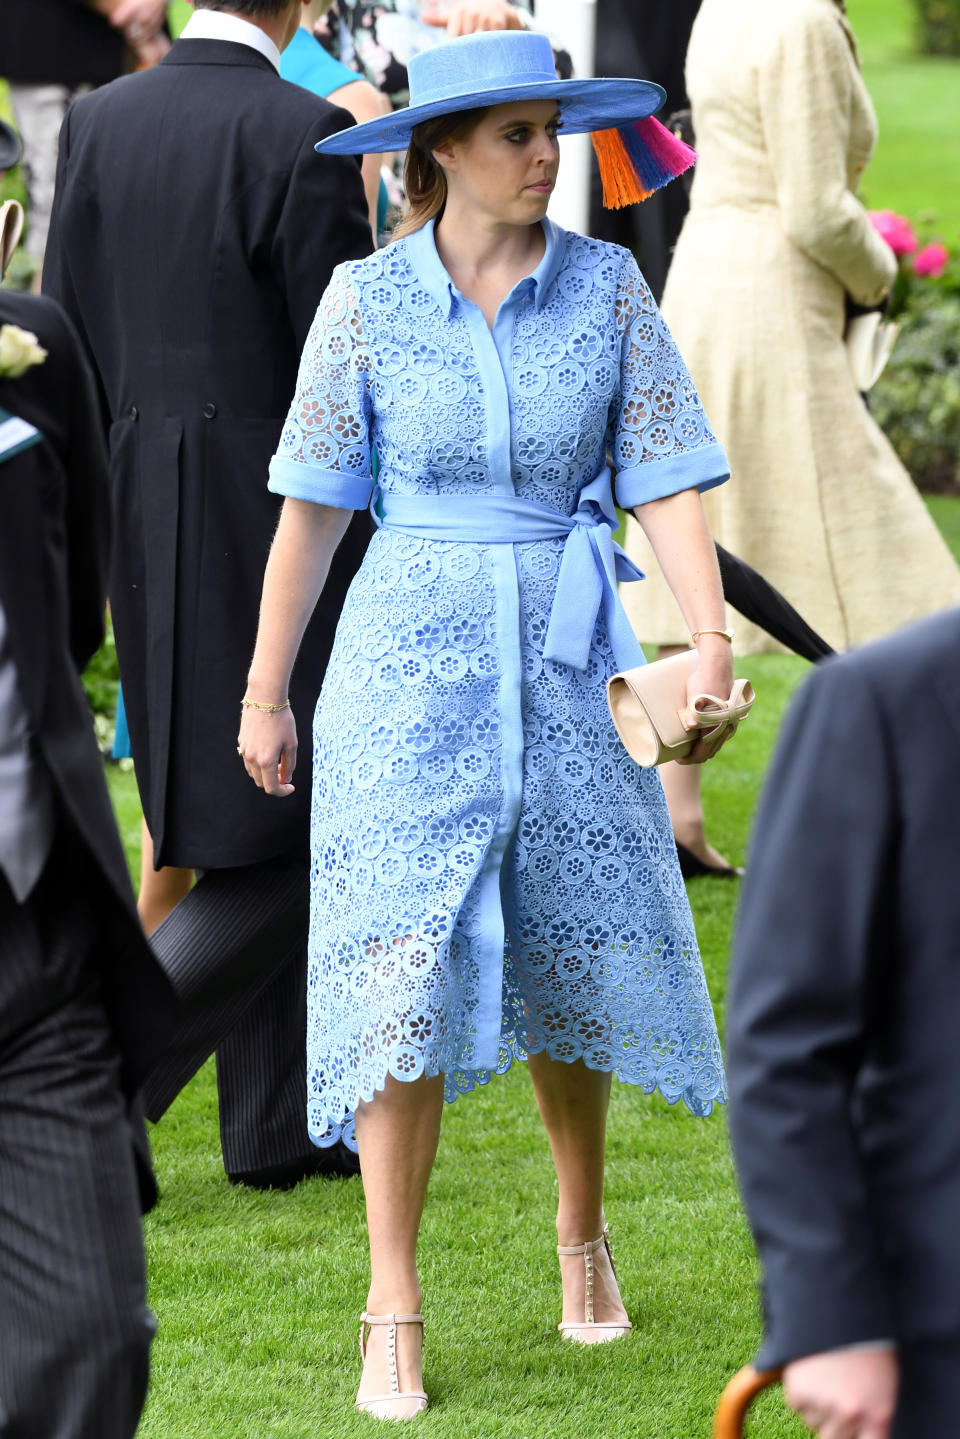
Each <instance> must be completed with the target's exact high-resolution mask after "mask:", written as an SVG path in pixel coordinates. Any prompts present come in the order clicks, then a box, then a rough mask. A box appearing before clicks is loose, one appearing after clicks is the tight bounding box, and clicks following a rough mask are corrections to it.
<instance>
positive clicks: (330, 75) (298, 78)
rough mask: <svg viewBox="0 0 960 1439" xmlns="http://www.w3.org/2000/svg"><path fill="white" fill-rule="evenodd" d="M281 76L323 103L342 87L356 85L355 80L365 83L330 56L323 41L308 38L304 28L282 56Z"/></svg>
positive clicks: (361, 77) (308, 35)
mask: <svg viewBox="0 0 960 1439" xmlns="http://www.w3.org/2000/svg"><path fill="white" fill-rule="evenodd" d="M280 74H281V75H282V76H283V78H284V80H292V81H293V83H294V85H302V86H303V88H304V90H311V91H312V92H313V94H314V95H319V96H320V98H321V99H322V100H325V99H326V98H327V96H328V95H329V94H330V92H331V91H332V90H339V89H340V86H341V85H352V84H353V82H354V81H355V80H362V79H363V76H362V75H358V74H357V72H356V70H351V69H350V68H349V66H347V65H341V63H340V61H339V60H334V58H333V56H332V55H328V54H327V52H326V50H324V48H323V46H322V45H321V44H320V41H319V40H315V39H314V38H313V36H312V35H310V34H308V33H307V31H306V30H304V28H303V26H302V25H301V26H300V27H299V28H298V30H297V33H296V35H294V37H293V39H292V40H291V41H290V44H289V45H288V46H287V48H286V49H285V50H284V52H283V54H282V55H281V56H280Z"/></svg>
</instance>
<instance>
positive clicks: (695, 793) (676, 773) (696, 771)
mask: <svg viewBox="0 0 960 1439" xmlns="http://www.w3.org/2000/svg"><path fill="white" fill-rule="evenodd" d="M685 650H686V646H685V645H661V647H660V650H659V652H658V655H657V658H658V659H661V660H666V659H669V658H670V656H671V655H678V654H682V653H683V652H684V651H685ZM702 770H703V766H702V765H699V764H677V763H676V762H675V761H674V760H670V761H668V762H667V764H662V765H661V766H660V779H661V782H662V784H663V792H664V794H665V795H666V797H667V808H668V809H669V811H670V823H671V824H672V825H673V837H674V839H675V840H676V841H677V843H678V844H682V845H684V846H685V848H686V849H688V850H690V852H691V853H692V854H695V855H696V857H697V859H699V860H701V861H702V862H703V863H704V864H706V865H709V866H710V867H711V868H712V869H729V868H730V862H729V860H726V859H724V857H723V855H722V854H720V853H719V851H718V850H715V849H714V847H713V845H712V844H710V843H709V841H708V840H707V836H706V831H705V829H704V823H703V800H702V798H701V796H700V777H701V772H702Z"/></svg>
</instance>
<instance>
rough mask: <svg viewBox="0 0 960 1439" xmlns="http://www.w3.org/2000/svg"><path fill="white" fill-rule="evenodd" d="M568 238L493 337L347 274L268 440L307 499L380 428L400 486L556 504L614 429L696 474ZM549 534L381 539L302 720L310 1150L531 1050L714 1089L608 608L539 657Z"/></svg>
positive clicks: (641, 364)
mask: <svg viewBox="0 0 960 1439" xmlns="http://www.w3.org/2000/svg"><path fill="white" fill-rule="evenodd" d="M556 233H557V234H558V236H559V238H558V239H557V240H556V243H557V244H558V245H560V246H562V247H564V248H563V253H562V255H561V256H559V257H558V261H557V264H556V266H555V270H554V275H553V278H552V279H551V281H550V283H549V284H548V285H546V287H545V290H544V293H543V294H541V295H540V296H539V303H537V297H536V296H535V295H534V294H533V293H531V287H530V285H529V284H521V286H518V287H517V290H516V291H515V292H514V295H513V296H512V297H510V298H509V299H508V301H506V302H505V306H506V307H507V314H508V316H509V318H510V320H511V323H510V325H509V327H508V328H506V329H502V328H501V326H500V321H498V327H497V334H498V336H499V343H498V340H497V339H495V337H494V336H493V335H491V332H490V331H489V329H487V327H486V325H485V322H483V320H482V317H480V316H479V312H473V311H472V307H470V306H469V305H468V304H467V303H465V302H462V301H459V300H458V299H457V298H456V297H455V296H454V297H453V298H452V299H451V300H450V301H449V303H447V301H446V300H445V298H444V296H443V295H442V294H438V293H437V288H436V285H435V283H433V279H434V278H435V277H431V276H424V275H423V274H422V273H419V272H418V267H417V265H416V264H415V263H414V258H413V257H412V256H411V253H410V250H409V246H408V242H407V241H402V242H400V243H398V244H396V245H394V246H392V247H390V248H388V249H387V250H385V251H381V252H379V253H378V254H376V255H374V256H371V257H370V258H369V259H368V260H365V261H361V262H358V263H354V264H352V265H349V266H345V267H341V268H340V269H339V270H338V271H337V272H336V275H335V277H334V280H333V281H332V282H331V287H330V290H329V291H328V293H327V295H326V296H325V298H324V302H323V304H322V306H321V309H320V311H319V312H318V317H317V321H316V323H315V325H314V328H313V330H312V331H311V335H310V339H309V341H308V343H307V346H306V349H305V351H304V358H303V363H302V366H301V374H300V380H299V382H298V390H297V395H296V398H295V400H294V404H293V406H292V408H291V414H290V418H289V420H288V423H287V425H286V427H285V430H284V435H283V441H282V445H281V454H282V455H283V456H285V457H286V458H287V459H288V460H290V461H293V465H294V466H296V473H299V471H300V469H303V471H304V472H305V474H306V475H308V476H309V477H311V478H315V479H316V484H317V487H318V497H319V498H322V499H324V500H325V502H327V503H337V502H338V501H337V498H336V493H335V492H336V486H337V485H338V484H339V485H340V486H341V487H342V495H343V497H342V498H341V499H340V500H339V502H340V503H356V499H355V498H351V497H352V496H355V493H356V489H355V487H356V485H357V483H358V482H361V483H366V484H367V486H368V487H369V479H368V476H369V456H370V447H371V444H372V445H373V446H375V447H376V451H377V456H378V460H379V476H378V483H379V485H380V487H381V489H382V490H383V491H384V492H386V493H387V494H388V495H389V494H390V493H399V494H419V495H423V494H427V495H431V494H434V495H440V494H461V495H463V496H464V497H465V499H464V503H465V504H467V505H468V504H469V500H468V498H466V497H468V496H469V495H471V494H475V493H479V492H486V491H491V490H493V491H495V490H498V489H499V490H500V491H502V492H509V493H516V494H518V495H520V496H521V497H523V498H525V499H533V500H537V501H538V502H539V503H541V504H547V505H550V506H551V507H552V508H555V509H557V510H559V511H561V512H563V513H565V514H572V513H573V511H574V509H575V508H576V505H577V499H578V495H579V493H580V491H581V490H582V488H583V487H584V485H585V484H587V483H588V482H589V481H590V480H592V479H593V478H594V477H595V476H596V474H597V473H598V472H599V470H600V469H602V467H603V464H604V455H605V451H606V448H607V446H609V447H610V448H611V450H612V451H613V453H614V454H615V456H616V458H617V462H618V464H620V465H621V466H622V468H623V470H624V471H631V470H637V471H638V472H640V471H642V472H643V473H644V474H645V473H647V472H648V471H649V472H651V473H652V472H653V471H654V470H655V469H656V462H657V461H658V460H660V459H662V458H663V457H664V456H669V457H670V459H671V460H672V461H674V462H676V461H677V460H678V459H682V458H683V457H684V456H691V457H692V459H693V461H700V462H702V460H703V452H705V451H706V450H708V448H709V447H710V446H715V445H716V442H715V440H714V438H713V436H712V434H711V433H710V431H709V427H708V426H707V424H706V421H705V419H704V416H703V413H702V410H701V409H700V407H699V402H698V401H697V397H696V393H695V391H694V389H693V386H692V384H691V383H690V379H689V376H688V374H687V372H686V369H685V367H684V366H683V362H682V360H681V359H680V357H679V355H678V354H677V351H676V348H675V347H674V345H673V342H672V340H671V339H670V336H669V333H668V332H667V330H666V327H665V326H664V324H663V321H662V320H661V319H660V317H659V314H658V312H657V310H656V307H655V305H654V303H653V301H652V299H651V298H650V294H649V290H648V289H647V287H646V285H645V283H644V282H643V280H642V277H641V276H640V274H639V271H638V270H637V269H636V266H635V264H634V262H633V260H632V257H630V256H629V255H628V254H627V253H626V252H625V251H622V250H620V249H618V248H616V247H614V246H610V245H605V244H600V243H599V242H596V241H592V240H587V239H582V238H580V237H577V236H572V235H565V234H564V233H563V232H556ZM413 238H415V237H413ZM503 313H504V312H503V310H502V311H501V318H502V317H503ZM478 317H479V323H478ZM504 336H506V338H504ZM503 386H505V387H506V393H507V394H508V395H509V421H510V423H509V426H508V427H504V426H503V423H502V419H503V417H502V414H501V412H500V410H499V408H498V406H499V397H500V396H502V393H503V391H502V387H503ZM501 432H502V434H503V435H505V436H506V438H505V440H502V439H500V438H498V435H499V434H500V433H501ZM717 448H719V447H717ZM720 453H721V456H722V452H720ZM290 471H291V472H293V466H291V467H290ZM687 483H690V481H689V480H688V481H687ZM683 484H684V481H683V480H682V479H681V480H680V482H679V483H677V484H676V486H675V487H676V488H682V487H683ZM562 549H563V542H562V540H543V541H537V542H534V543H526V544H515V545H509V544H493V543H491V544H484V543H458V542H453V541H441V540H428V539H424V538H420V537H417V536H415V535H410V534H403V533H399V532H397V531H393V530H390V529H388V528H385V529H381V530H379V531H378V532H377V534H376V535H375V536H374V539H373V541H372V543H371V546H370V549H369V551H368V554H367V557H366V559H365V561H364V564H363V566H362V568H361V571H360V573H359V574H358V576H357V578H356V580H355V581H354V584H353V586H352V588H351V591H350V594H349V596H348V599H347V603H346V606H345V608H344V611H343V615H342V618H341V621H340V625H339V628H338V632H337V639H336V642H335V645H334V650H333V654H332V656H331V660H330V665H329V668H328V671H327V679H326V681H325V684H324V688H323V692H322V695H321V697H320V700H319V702H318V705H317V711H316V717H315V734H314V741H315V774H314V806H313V821H312V824H313V873H312V885H313V903H312V910H311V928H310V959H309V977H308V999H309V1019H308V1085H309V1092H308V1114H309V1122H310V1131H311V1135H312V1137H313V1139H314V1140H315V1142H317V1143H319V1144H328V1143H333V1142H334V1141H335V1140H336V1139H337V1138H339V1137H340V1136H341V1134H343V1136H344V1138H345V1139H346V1140H347V1142H348V1143H351V1144H352V1143H353V1142H354V1141H353V1133H352V1119H351V1116H352V1112H353V1110H354V1109H355V1107H356V1105H357V1103H358V1102H359V1101H360V1100H361V1099H367V1100H369V1099H372V1098H373V1096H374V1094H375V1093H376V1091H377V1090H378V1089H380V1088H382V1086H383V1085H384V1083H385V1082H386V1079H387V1076H388V1075H393V1076H394V1077H395V1078H397V1079H413V1078H416V1077H417V1076H419V1075H421V1074H428V1075H435V1074H440V1073H442V1074H443V1075H444V1076H445V1080H446V1093H447V1097H448V1098H449V1099H453V1098H455V1097H456V1096H457V1094H459V1093H463V1092H466V1091H468V1090H470V1089H471V1088H473V1087H474V1086H475V1085H476V1084H478V1083H481V1084H482V1083H485V1082H486V1081H487V1080H488V1079H489V1078H490V1076H491V1074H492V1073H494V1072H497V1071H500V1072H502V1071H504V1070H506V1069H507V1068H509V1066H510V1064H511V1063H512V1062H513V1060H514V1059H516V1058H521V1059H522V1058H524V1057H525V1055H526V1054H528V1053H530V1052H534V1051H537V1052H539V1051H541V1050H546V1051H547V1052H548V1053H549V1054H550V1055H551V1056H553V1057H554V1058H556V1059H560V1060H568V1061H570V1060H574V1059H582V1060H583V1061H584V1063H586V1064H587V1065H588V1066H590V1067H591V1068H595V1069H602V1070H611V1071H613V1072H614V1073H616V1074H617V1075H618V1076H619V1077H620V1078H621V1079H622V1080H625V1081H627V1082H630V1083H633V1084H637V1085H639V1086H640V1087H642V1088H643V1089H644V1090H645V1091H647V1092H650V1091H652V1090H654V1089H659V1090H660V1092H661V1093H662V1094H663V1095H664V1096H665V1097H666V1098H667V1099H668V1100H669V1101H670V1102H671V1103H672V1102H675V1101H677V1100H679V1099H682V1100H683V1101H684V1102H685V1103H686V1104H687V1105H688V1107H689V1108H690V1109H691V1110H692V1111H693V1112H694V1113H696V1114H709V1113H710V1111H711V1108H712V1105H713V1103H714V1102H715V1101H720V1102H722V1101H723V1100H724V1098H725V1090H724V1078H723V1072H722V1065H721V1059H720V1051H719V1045H718V1041H717V1033H716V1027H715V1023H714V1019H713V1013H712V1010H711V1006H710V1000H709V996H708V994H707V990H706V985H705V981H704V977H703V971H702V967H701V964H700V959H699V954H698V951H697V946H696V939H695V935H694V931H693V924H692V919H691V916H690V910H689V906H688V903H687V899H686V894H685V892H684V887H683V882H682V879H681V877H680V873H679V868H678V865H677V860H676V852H675V849H674V845H673V841H672V836H671V830H670V823H669V816H668V814H667V810H666V805H665V801H664V798H663V792H662V788H661V785H660V781H659V778H658V776H657V775H656V773H655V772H647V771H642V770H640V769H639V768H638V767H637V766H636V765H635V764H634V763H633V762H632V761H631V760H630V759H629V757H628V756H627V754H626V752H625V750H624V749H623V747H622V745H621V743H620V741H619V739H618V738H617V736H616V733H615V731H614V730H613V727H612V724H611V722H610V718H609V713H608V710H607V705H606V697H605V685H606V680H607V678H608V677H609V675H610V674H611V673H612V672H613V671H614V669H615V668H616V665H615V662H614V659H613V655H612V652H611V648H610V644H609V641H608V637H607V634H606V630H605V626H604V623H603V620H602V619H600V620H599V621H598V624H597V627H596V631H595V634H594V637H593V642H592V645H591V649H590V655H589V659H588V662H587V665H586V668H585V669H583V670H575V669H572V668H570V667H568V666H566V665H563V664H560V663H558V662H556V661H552V660H545V659H544V657H543V648H544V636H545V634H546V629H547V622H548V618H549V615H550V610H551V606H552V603H553V596H554V592H555V588H556V583H557V575H558V571H559V565H560V557H561V553H562Z"/></svg>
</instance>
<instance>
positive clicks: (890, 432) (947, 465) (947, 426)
mask: <svg viewBox="0 0 960 1439" xmlns="http://www.w3.org/2000/svg"><path fill="white" fill-rule="evenodd" d="M900 322H901V325H902V327H903V328H902V332H901V335H900V338H899V340H898V341H897V347H896V349H895V350H894V352H893V357H892V359H891V361H890V363H889V365H888V366H887V368H886V370H885V371H884V373H883V375H882V376H881V378H880V380H879V381H878V382H877V385H876V387H875V388H874V389H873V390H872V392H871V395H870V408H871V410H872V411H873V414H874V416H875V418H876V420H877V423H878V424H879V425H880V426H881V427H882V429H883V430H884V431H885V432H886V435H887V437H888V439H889V440H890V442H891V444H892V445H893V447H894V449H895V450H896V451H897V454H898V455H899V456H900V458H901V460H902V461H903V463H904V464H905V465H906V467H907V469H908V470H909V471H910V473H911V475H912V476H913V478H914V480H915V481H916V483H917V484H918V485H919V487H920V488H921V489H922V490H931V491H934V492H938V493H948V492H953V493H957V494H960V293H958V292H957V291H956V290H954V289H953V288H952V287H951V288H948V287H946V286H943V287H940V286H936V287H934V286H932V285H931V286H928V287H927V288H926V289H924V290H922V291H919V292H918V293H916V294H915V295H913V296H911V299H910V302H909V304H908V306H907V307H906V308H905V310H904V311H903V313H902V314H901V315H900Z"/></svg>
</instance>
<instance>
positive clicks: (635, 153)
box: [590, 116, 697, 210]
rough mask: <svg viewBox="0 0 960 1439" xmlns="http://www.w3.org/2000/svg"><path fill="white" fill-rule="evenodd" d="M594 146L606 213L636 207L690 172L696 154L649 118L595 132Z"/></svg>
mask: <svg viewBox="0 0 960 1439" xmlns="http://www.w3.org/2000/svg"><path fill="white" fill-rule="evenodd" d="M590 139H591V141H592V142H593V149H594V153H595V154H596V157H597V165H598V166H599V169H600V179H601V182H602V184H603V203H604V206H605V207H606V208H607V209H608V210H620V209H622V208H623V206H624V205H637V204H639V203H640V201H641V200H649V198H650V196H651V195H653V194H655V193H656V191H657V190H660V189H662V188H663V186H664V185H668V184H669V183H670V181H671V180H675V179H676V178H677V176H678V175H682V174H683V173H684V171H686V170H689V169H690V168H691V166H692V165H693V164H695V162H696V158H697V155H696V151H695V150H691V148H690V146H689V145H685V144H684V142H683V141H682V140H678V139H677V137H676V136H675V135H671V133H670V131H669V130H668V129H667V127H666V126H665V125H661V124H660V121H659V120H654V119H653V117H652V116H651V117H650V118H648V119H646V120H637V121H636V122H635V123H634V124H632V125H621V126H619V127H618V128H617V129H615V130H596V131H594V132H593V134H592V135H591V136H590Z"/></svg>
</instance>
